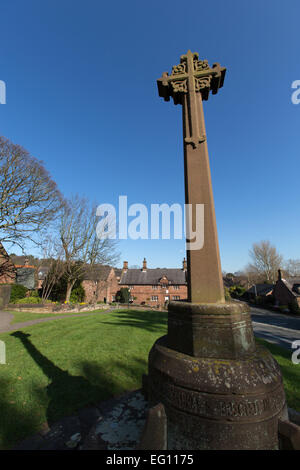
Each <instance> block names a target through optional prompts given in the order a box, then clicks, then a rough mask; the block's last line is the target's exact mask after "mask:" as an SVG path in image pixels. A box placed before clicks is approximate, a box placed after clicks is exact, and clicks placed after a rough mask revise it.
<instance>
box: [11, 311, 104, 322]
mask: <svg viewBox="0 0 300 470" xmlns="http://www.w3.org/2000/svg"><path fill="white" fill-rule="evenodd" d="M103 311H105V310H104V309H101V308H99V309H98V310H93V311H91V312H84V311H82V312H57V313H39V312H16V311H12V310H9V313H11V314H12V315H13V316H14V318H13V320H12V321H11V323H10V324H11V325H14V324H15V323H23V322H26V321H31V320H38V319H39V318H55V317H57V316H60V315H80V314H83V313H99V312H103Z"/></svg>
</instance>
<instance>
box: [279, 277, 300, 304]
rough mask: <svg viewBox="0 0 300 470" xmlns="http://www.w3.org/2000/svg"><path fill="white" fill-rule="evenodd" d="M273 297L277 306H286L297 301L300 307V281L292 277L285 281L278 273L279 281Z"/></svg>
mask: <svg viewBox="0 0 300 470" xmlns="http://www.w3.org/2000/svg"><path fill="white" fill-rule="evenodd" d="M273 296H274V299H275V302H276V304H277V305H286V306H288V305H289V304H290V303H292V302H294V301H296V302H297V304H298V305H299V307H300V279H299V278H296V277H294V278H293V277H290V278H287V279H284V278H283V277H282V273H281V271H280V270H279V271H278V280H277V282H276V284H275V286H274V289H273Z"/></svg>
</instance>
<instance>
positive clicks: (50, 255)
mask: <svg viewBox="0 0 300 470" xmlns="http://www.w3.org/2000/svg"><path fill="white" fill-rule="evenodd" d="M42 250H43V258H42V259H41V260H40V266H38V272H39V270H40V269H43V267H45V266H43V264H44V262H45V260H46V261H47V272H46V273H45V274H46V275H45V278H44V280H43V284H42V299H43V300H44V301H45V300H47V299H48V298H49V296H50V294H51V292H52V290H53V287H54V286H55V285H56V284H57V283H58V282H59V280H60V279H61V278H62V276H63V275H64V272H65V263H64V261H63V251H62V248H61V247H60V246H59V245H58V244H57V241H56V240H55V239H54V238H52V237H50V236H48V237H47V238H45V239H44V240H43V242H42Z"/></svg>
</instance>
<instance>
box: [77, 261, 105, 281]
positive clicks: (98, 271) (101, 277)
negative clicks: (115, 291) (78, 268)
mask: <svg viewBox="0 0 300 470" xmlns="http://www.w3.org/2000/svg"><path fill="white" fill-rule="evenodd" d="M111 269H112V268H111V266H106V265H100V264H98V265H95V266H93V267H91V268H86V270H85V273H84V276H83V279H84V280H86V281H94V280H95V281H96V280H97V281H106V279H107V278H108V276H109V273H110V271H111Z"/></svg>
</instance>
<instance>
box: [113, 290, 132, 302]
mask: <svg viewBox="0 0 300 470" xmlns="http://www.w3.org/2000/svg"><path fill="white" fill-rule="evenodd" d="M129 298H130V292H129V289H128V288H127V287H121V289H120V290H119V291H118V292H117V293H116V300H117V301H118V302H120V303H121V304H128V302H129Z"/></svg>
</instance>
